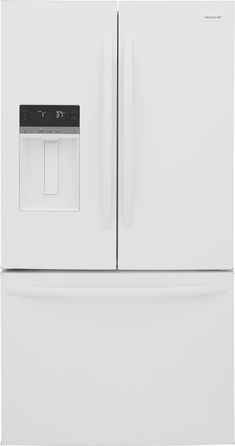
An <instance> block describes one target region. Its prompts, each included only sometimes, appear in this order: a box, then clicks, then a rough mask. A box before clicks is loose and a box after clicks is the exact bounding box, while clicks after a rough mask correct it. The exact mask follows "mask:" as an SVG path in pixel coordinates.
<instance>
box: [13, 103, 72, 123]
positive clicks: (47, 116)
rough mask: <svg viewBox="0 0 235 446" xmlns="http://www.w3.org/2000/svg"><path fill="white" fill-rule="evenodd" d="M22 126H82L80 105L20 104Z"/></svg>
mask: <svg viewBox="0 0 235 446" xmlns="http://www.w3.org/2000/svg"><path fill="white" fill-rule="evenodd" d="M20 127H80V107H79V105H20Z"/></svg>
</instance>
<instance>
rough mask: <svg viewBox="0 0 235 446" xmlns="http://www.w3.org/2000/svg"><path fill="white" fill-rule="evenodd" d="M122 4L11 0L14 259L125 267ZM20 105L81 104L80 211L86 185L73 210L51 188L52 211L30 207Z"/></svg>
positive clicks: (6, 171) (6, 230)
mask: <svg viewBox="0 0 235 446" xmlns="http://www.w3.org/2000/svg"><path fill="white" fill-rule="evenodd" d="M116 11H117V6H116V2H67V1H64V2H61V1H59V2H50V1H48V2H41V1H33V2H31V1H27V0H26V1H25V0H22V1H18V0H13V1H6V2H2V23H3V26H2V37H3V51H2V57H3V88H2V93H3V113H2V116H3V123H2V134H3V140H2V267H4V268H35V269H43V268H53V269H115V267H116V216H115V214H116V178H115V171H116V142H115V139H116V85H117V80H116V71H117V70H116V66H117V61H116V53H115V52H116V47H117V13H116ZM104 46H105V47H108V48H109V51H108V52H106V53H105V57H104V54H103V49H104ZM104 72H105V75H104ZM104 80H105V82H104ZM106 89H107V91H106ZM20 104H45V105H47V104H64V105H71V104H74V105H80V115H81V127H80V208H79V212H78V211H77V210H74V207H75V208H78V205H77V202H78V200H77V196H76V194H75V200H72V204H71V206H65V211H63V207H62V204H61V203H60V206H59V208H60V212H51V209H50V210H49V209H48V207H49V208H50V205H49V206H48V201H49V197H46V198H47V206H46V207H47V209H48V212H45V211H43V212H41V211H36V210H31V211H30V212H24V211H20V206H19V196H20V193H19V183H20V181H19V106H20ZM104 122H105V125H104ZM39 161H40V160H39ZM66 175H69V172H67V174H66ZM104 185H105V186H108V191H107V190H106V187H104ZM77 188H78V186H77ZM28 189H29V187H28ZM29 195H30V193H29ZM71 195H72V198H74V195H73V194H70V196H71ZM36 198H37V200H38V196H37V197H36ZM43 198H45V197H43ZM70 198H71V197H70ZM34 199H35V195H34V196H33V197H32V196H31V195H30V203H31V207H32V205H33V204H37V200H36V203H35V200H34ZM33 200H34V203H32V202H33ZM39 201H40V200H39ZM51 201H53V203H54V202H55V201H56V198H55V197H54V198H53V197H52V200H51ZM61 201H63V200H62V199H61ZM74 201H76V206H74ZM43 202H44V203H45V200H43ZM66 203H67V202H66ZM53 205H54V208H55V207H56V205H55V203H54V204H53ZM69 205H70V203H69ZM41 207H43V204H41ZM67 207H70V208H71V207H72V208H73V209H72V212H66V210H68V209H67ZM44 208H45V206H44ZM61 208H62V209H61ZM70 210H71V209H70ZM73 210H74V212H73Z"/></svg>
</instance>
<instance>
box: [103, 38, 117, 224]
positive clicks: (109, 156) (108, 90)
mask: <svg viewBox="0 0 235 446" xmlns="http://www.w3.org/2000/svg"><path fill="white" fill-rule="evenodd" d="M102 94H103V104H102V106H103V116H102V153H101V163H102V180H101V189H102V190H101V194H102V221H103V227H104V228H105V229H108V228H109V227H110V225H111V222H112V217H113V207H114V206H113V197H114V169H113V162H114V153H113V152H114V137H113V135H114V129H113V47H112V43H111V42H109V41H106V42H104V44H103V86H102Z"/></svg>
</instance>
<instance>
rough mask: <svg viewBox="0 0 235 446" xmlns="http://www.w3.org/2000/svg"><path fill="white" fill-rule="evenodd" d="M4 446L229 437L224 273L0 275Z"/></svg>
mask: <svg viewBox="0 0 235 446" xmlns="http://www.w3.org/2000/svg"><path fill="white" fill-rule="evenodd" d="M2 384H3V385H2V398H3V402H2V442H3V444H47V445H55V444H56V445H83V446H84V445H85V446H86V445H87V446H88V445H89V446H90V445H95V446H99V445H106V446H110V445H111V446H116V445H122V446H129V445H133V446H136V445H137V446H138V445H141V446H143V445H155V444H211V443H212V444H217V443H222V444H227V443H233V441H234V437H233V423H234V417H233V274H232V273H230V272H220V273H209V272H208V273H206V272H204V273H190V272H188V273H140V274H135V273H112V272H110V273H102V272H101V273H99V274H96V273H93V274H92V273H75V272H70V273H69V272H68V273H56V272H55V273H3V275H2Z"/></svg>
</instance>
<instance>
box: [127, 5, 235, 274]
mask: <svg viewBox="0 0 235 446" xmlns="http://www.w3.org/2000/svg"><path fill="white" fill-rule="evenodd" d="M119 48H120V59H119V67H120V69H119V76H120V85H119V93H120V96H119V98H120V103H119V125H120V127H119V130H120V135H119V143H120V147H119V197H120V202H119V231H118V242H119V247H118V258H119V262H118V265H119V268H120V269H150V270H151V269H159V270H169V269H170V270H176V269H177V270H178V269H230V268H232V171H233V155H232V152H233V83H234V78H233V2H214V1H212V2H203V1H202V2H200V1H197V2H141V1H140V2H120V14H119Z"/></svg>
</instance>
